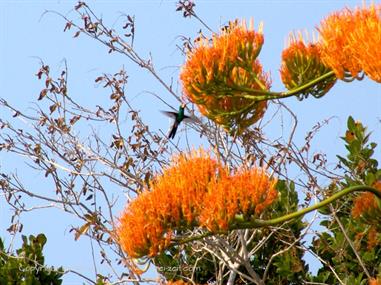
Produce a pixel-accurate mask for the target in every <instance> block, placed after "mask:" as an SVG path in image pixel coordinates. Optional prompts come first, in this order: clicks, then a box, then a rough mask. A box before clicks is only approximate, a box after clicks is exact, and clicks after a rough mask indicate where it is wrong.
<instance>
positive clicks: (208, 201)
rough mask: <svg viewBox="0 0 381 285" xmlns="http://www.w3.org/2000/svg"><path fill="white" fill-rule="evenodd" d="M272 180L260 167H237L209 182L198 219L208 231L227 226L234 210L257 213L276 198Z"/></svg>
mask: <svg viewBox="0 0 381 285" xmlns="http://www.w3.org/2000/svg"><path fill="white" fill-rule="evenodd" d="M275 184H276V180H271V179H270V178H269V176H268V174H267V173H266V172H265V171H264V170H262V169H256V168H254V169H246V168H244V169H241V170H239V171H238V172H237V173H235V174H233V175H231V176H226V175H223V176H222V177H221V178H220V179H219V180H218V181H212V182H211V183H210V184H209V190H208V193H207V195H206V197H205V199H204V209H203V211H202V212H201V216H200V223H201V224H202V225H204V226H206V227H207V228H208V229H209V230H211V231H217V230H227V229H228V228H229V225H230V224H231V223H232V222H233V221H234V218H235V216H236V215H237V214H240V215H243V216H244V217H250V216H253V215H255V216H258V215H259V214H261V213H262V212H263V210H264V209H265V208H267V207H268V206H269V205H271V204H272V203H273V202H274V200H275V199H276V198H277V194H278V192H277V191H276V190H275Z"/></svg>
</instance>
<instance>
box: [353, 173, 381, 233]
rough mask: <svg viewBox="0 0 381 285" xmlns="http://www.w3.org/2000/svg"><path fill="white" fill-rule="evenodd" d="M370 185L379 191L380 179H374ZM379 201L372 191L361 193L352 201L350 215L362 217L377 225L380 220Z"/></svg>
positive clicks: (380, 206)
mask: <svg viewBox="0 0 381 285" xmlns="http://www.w3.org/2000/svg"><path fill="white" fill-rule="evenodd" d="M372 187H373V188H375V189H377V190H379V191H380V192H381V181H380V180H378V181H376V182H375V183H373V185H372ZM379 202H380V201H379V200H378V199H377V197H376V195H374V194H373V193H369V192H365V193H362V194H361V195H360V196H358V197H357V198H356V199H355V201H354V205H353V208H352V216H353V217H354V218H364V219H365V221H367V222H368V223H369V224H375V225H376V226H379V225H380V222H381V204H380V203H379Z"/></svg>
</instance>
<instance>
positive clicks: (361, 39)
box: [348, 4, 381, 83]
mask: <svg viewBox="0 0 381 285" xmlns="http://www.w3.org/2000/svg"><path fill="white" fill-rule="evenodd" d="M380 12H381V5H377V6H375V5H374V4H372V5H371V6H370V7H369V8H364V9H362V10H356V11H355V13H354V15H353V16H354V18H355V22H356V29H355V30H354V31H353V33H352V36H351V37H349V38H348V40H349V46H350V50H351V51H352V53H353V54H354V56H355V57H356V60H357V61H358V63H359V65H360V66H361V67H362V69H363V70H364V72H365V73H366V75H367V76H368V77H369V78H371V79H372V80H374V81H377V82H379V83H381V49H380V46H381V36H380V35H381V17H380Z"/></svg>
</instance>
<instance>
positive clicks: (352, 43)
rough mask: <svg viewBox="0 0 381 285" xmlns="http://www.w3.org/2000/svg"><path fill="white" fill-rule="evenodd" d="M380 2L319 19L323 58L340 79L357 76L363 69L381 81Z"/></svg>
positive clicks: (372, 77) (371, 76)
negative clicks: (320, 20) (320, 21)
mask: <svg viewBox="0 0 381 285" xmlns="http://www.w3.org/2000/svg"><path fill="white" fill-rule="evenodd" d="M380 7H381V6H380V5H377V6H375V5H374V4H372V5H371V6H370V7H365V6H364V7H362V8H357V9H354V10H350V9H345V10H342V11H340V12H336V13H334V14H331V15H330V16H328V17H327V18H326V19H325V20H323V21H322V23H321V25H320V28H319V32H320V35H321V46H322V60H323V62H324V63H325V64H326V65H328V66H329V67H331V68H332V70H333V71H334V72H335V74H336V76H337V77H338V78H340V79H344V78H345V77H348V76H351V77H353V78H356V77H357V76H358V74H359V73H360V72H361V71H364V72H365V73H366V74H367V76H369V77H370V78H371V79H373V80H375V81H377V82H381V51H380V48H379V47H380V44H381V37H380V36H379V35H380V33H381V17H380V9H381V8H380Z"/></svg>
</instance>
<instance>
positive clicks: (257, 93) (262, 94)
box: [233, 71, 335, 101]
mask: <svg viewBox="0 0 381 285" xmlns="http://www.w3.org/2000/svg"><path fill="white" fill-rule="evenodd" d="M333 76H335V73H334V72H333V71H329V72H327V73H325V74H323V75H322V76H319V77H318V78H315V79H314V80H312V81H310V82H308V83H306V84H304V85H302V86H299V87H297V88H294V89H292V90H289V91H286V92H272V91H266V90H258V89H252V88H248V87H243V86H234V87H233V89H234V90H235V91H241V92H243V93H246V94H240V95H238V97H243V98H247V99H253V100H256V101H263V100H272V99H281V98H282V99H283V98H287V97H291V96H294V95H296V94H299V93H300V92H302V91H304V90H306V89H308V88H310V87H312V86H314V85H316V84H317V83H319V82H320V81H323V80H325V79H328V78H330V77H333ZM234 96H236V95H234Z"/></svg>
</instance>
